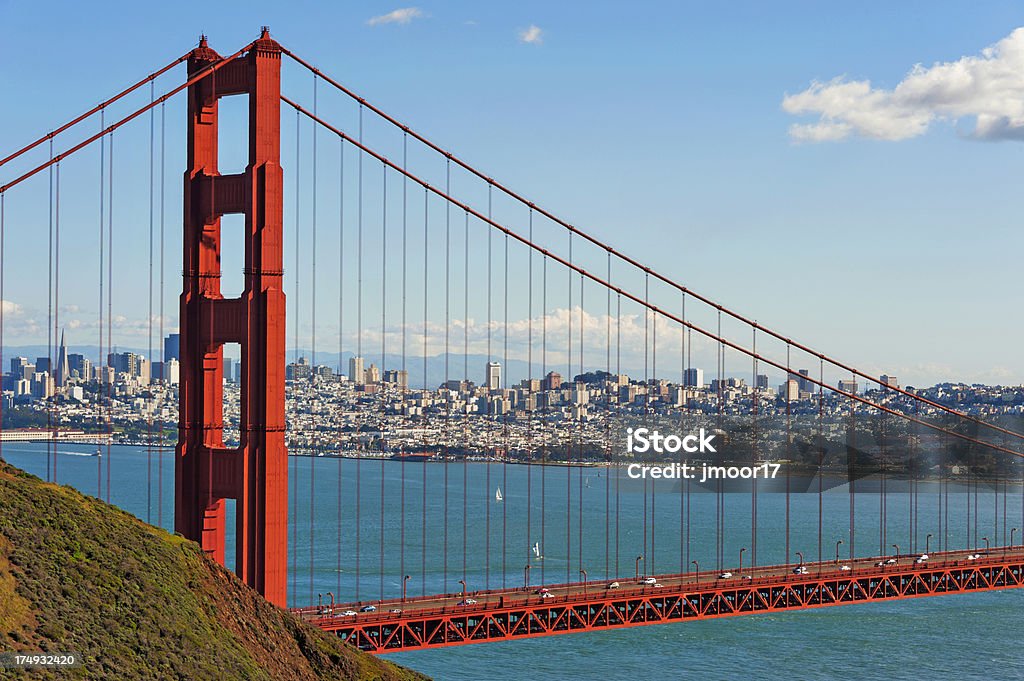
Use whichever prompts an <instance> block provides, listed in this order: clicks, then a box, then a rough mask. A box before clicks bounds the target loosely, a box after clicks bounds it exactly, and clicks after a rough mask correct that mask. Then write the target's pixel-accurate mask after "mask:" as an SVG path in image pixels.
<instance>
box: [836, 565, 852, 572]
mask: <svg viewBox="0 0 1024 681" xmlns="http://www.w3.org/2000/svg"><path fill="white" fill-rule="evenodd" d="M839 569H840V570H842V571H843V572H848V571H849V570H850V569H851V568H850V566H849V565H844V566H843V567H841V568H839Z"/></svg>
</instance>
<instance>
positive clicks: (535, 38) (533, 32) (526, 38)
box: [519, 24, 544, 45]
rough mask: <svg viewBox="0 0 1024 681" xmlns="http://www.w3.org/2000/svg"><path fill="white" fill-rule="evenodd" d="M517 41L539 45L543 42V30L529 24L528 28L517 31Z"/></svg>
mask: <svg viewBox="0 0 1024 681" xmlns="http://www.w3.org/2000/svg"><path fill="white" fill-rule="evenodd" d="M519 42H521V43H526V44H528V45H540V44H541V43H543V42H544V32H543V31H542V30H540V27H539V26H535V25H533V24H530V26H529V28H525V29H523V30H522V31H520V32H519Z"/></svg>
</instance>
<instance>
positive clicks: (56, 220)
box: [51, 161, 68, 482]
mask: <svg viewBox="0 0 1024 681" xmlns="http://www.w3.org/2000/svg"><path fill="white" fill-rule="evenodd" d="M54 175H55V177H54V182H55V189H54V204H53V342H54V344H55V348H54V349H56V343H57V342H58V341H57V330H58V328H59V326H60V324H59V323H58V321H59V318H60V161H58V162H57V168H56V171H55V173H54ZM61 340H63V335H62V336H61ZM62 345H63V343H62ZM65 352H66V348H65ZM57 353H58V354H57V361H58V363H60V351H59V350H58V351H57ZM65 358H66V355H65ZM51 371H52V372H53V376H54V377H56V376H57V375H58V372H59V375H60V383H61V384H67V380H68V377H67V372H66V371H65V370H64V365H63V363H60V365H59V366H56V367H53V366H51ZM56 382H57V381H56V380H55V381H54V383H55V385H56ZM56 387H59V386H56ZM51 399H52V400H53V405H54V407H53V408H54V410H55V411H56V409H57V396H56V394H54V396H53V397H52V398H51ZM55 416H56V414H55ZM59 427H60V424H59V423H56V422H55V423H54V424H53V429H54V431H55V432H56V430H57V428H59ZM53 481H54V482H57V440H56V439H54V441H53Z"/></svg>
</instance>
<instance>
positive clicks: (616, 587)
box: [605, 582, 619, 589]
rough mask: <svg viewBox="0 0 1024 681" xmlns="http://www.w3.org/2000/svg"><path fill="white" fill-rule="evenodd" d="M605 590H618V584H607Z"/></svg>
mask: <svg viewBox="0 0 1024 681" xmlns="http://www.w3.org/2000/svg"><path fill="white" fill-rule="evenodd" d="M605 588H607V589H618V588H619V583H618V582H612V583H611V584H609V585H608V586H607V587H605Z"/></svg>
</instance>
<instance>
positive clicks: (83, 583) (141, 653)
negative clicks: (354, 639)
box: [0, 461, 424, 681]
mask: <svg viewBox="0 0 1024 681" xmlns="http://www.w3.org/2000/svg"><path fill="white" fill-rule="evenodd" d="M29 650H32V651H50V652H60V651H74V652H78V653H81V654H82V655H83V656H84V658H85V660H86V661H85V664H84V665H83V666H82V667H81V668H78V669H74V670H64V671H61V672H60V678H88V679H203V680H205V679H381V680H388V681H390V680H392V679H394V680H398V679H422V678H424V677H422V676H420V675H419V674H416V673H415V672H411V671H409V670H406V669H403V668H401V667H398V666H397V665H394V664H391V663H389V662H387V661H385V660H382V659H379V658H375V657H373V656H370V655H366V654H364V653H361V652H359V651H357V650H354V649H352V648H351V647H349V646H346V645H344V644H342V643H341V642H340V641H339V640H338V639H337V638H335V637H332V636H330V635H328V634H325V633H324V632H322V631H320V630H318V629H316V628H314V627H310V626H308V625H306V624H304V623H303V622H301V621H299V620H298V619H296V618H295V617H293V616H291V615H290V614H288V613H287V612H285V611H283V610H281V609H279V608H276V607H274V606H272V605H270V604H269V603H268V602H267V601H265V600H263V599H262V598H261V597H260V596H258V595H257V594H255V593H254V592H252V591H251V590H250V589H248V588H247V587H246V586H245V585H243V584H242V583H241V582H240V581H239V580H238V579H237V578H236V577H235V576H234V575H233V574H231V573H230V572H228V571H227V570H225V569H224V568H222V567H221V566H219V565H217V564H216V563H214V562H213V561H211V560H209V559H207V558H206V557H205V556H204V555H203V553H202V551H200V550H199V547H198V546H197V545H196V544H195V543H193V542H189V541H186V540H184V539H182V538H181V537H177V536H173V535H170V534H168V533H167V532H165V531H163V530H160V529H157V528H154V527H151V526H149V525H146V524H145V523H143V522H141V521H139V520H138V519H137V518H135V517H134V516H132V515H130V514H128V513H125V512H124V511H121V510H119V509H117V508H115V507H113V506H110V505H108V504H106V503H104V502H102V501H99V500H97V499H93V498H91V497H87V496H85V495H83V494H80V493H79V492H77V491H75V490H73V489H71V488H70V487H59V486H56V485H51V484H47V483H44V482H43V481H41V480H39V479H38V478H36V477H34V476H31V475H28V474H26V473H23V472H21V471H20V470H18V469H16V468H13V467H11V466H9V465H7V464H5V463H3V462H2V461H0V652H2V651H29ZM5 674H8V675H9V674H12V672H11V671H10V670H3V669H0V677H4V678H6V677H5ZM14 674H18V672H14ZM31 676H32V677H33V678H38V677H40V676H41V675H40V674H32V675H31Z"/></svg>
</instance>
